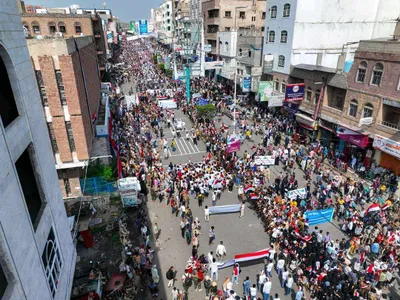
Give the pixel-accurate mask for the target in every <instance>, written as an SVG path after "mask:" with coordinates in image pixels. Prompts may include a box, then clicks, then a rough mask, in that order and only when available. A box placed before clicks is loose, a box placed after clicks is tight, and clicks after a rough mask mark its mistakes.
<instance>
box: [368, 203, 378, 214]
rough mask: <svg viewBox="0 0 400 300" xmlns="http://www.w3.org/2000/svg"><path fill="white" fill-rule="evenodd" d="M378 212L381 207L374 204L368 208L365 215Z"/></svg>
mask: <svg viewBox="0 0 400 300" xmlns="http://www.w3.org/2000/svg"><path fill="white" fill-rule="evenodd" d="M380 210H381V207H380V206H379V204H378V203H374V204H372V205H371V206H370V207H368V209H367V212H366V213H367V214H369V213H373V212H378V211H380Z"/></svg>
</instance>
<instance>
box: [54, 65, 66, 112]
mask: <svg viewBox="0 0 400 300" xmlns="http://www.w3.org/2000/svg"><path fill="white" fill-rule="evenodd" d="M55 73H56V82H57V87H58V94H59V96H60V101H61V105H62V106H64V105H67V98H66V96H65V88H64V82H63V78H62V74H61V70H55Z"/></svg>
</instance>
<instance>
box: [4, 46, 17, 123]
mask: <svg viewBox="0 0 400 300" xmlns="http://www.w3.org/2000/svg"><path fill="white" fill-rule="evenodd" d="M1 50H3V49H1ZM0 81H1V89H0V117H1V120H2V121H3V126H4V127H7V126H8V125H9V124H10V123H11V122H12V121H14V120H15V119H16V118H17V117H18V109H17V104H16V102H15V98H14V94H13V91H12V87H11V83H10V78H9V76H8V72H7V68H6V66H5V64H4V61H3V58H2V57H1V56H0Z"/></svg>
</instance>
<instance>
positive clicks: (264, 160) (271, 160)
mask: <svg viewBox="0 0 400 300" xmlns="http://www.w3.org/2000/svg"><path fill="white" fill-rule="evenodd" d="M254 163H255V164H256V165H257V166H261V165H263V166H272V165H274V164H275V157H274V156H272V155H267V156H255V157H254Z"/></svg>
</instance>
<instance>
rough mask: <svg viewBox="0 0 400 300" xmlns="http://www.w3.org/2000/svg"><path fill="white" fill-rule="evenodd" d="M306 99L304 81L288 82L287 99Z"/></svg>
mask: <svg viewBox="0 0 400 300" xmlns="http://www.w3.org/2000/svg"><path fill="white" fill-rule="evenodd" d="M303 99H304V83H296V84H287V85H286V93H285V101H301V100H303Z"/></svg>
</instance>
